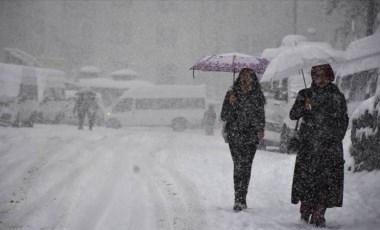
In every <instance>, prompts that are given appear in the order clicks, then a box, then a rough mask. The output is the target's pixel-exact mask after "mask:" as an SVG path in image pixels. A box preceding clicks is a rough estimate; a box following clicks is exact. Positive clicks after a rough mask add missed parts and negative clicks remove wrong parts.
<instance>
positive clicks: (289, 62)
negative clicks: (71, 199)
mask: <svg viewBox="0 0 380 230" xmlns="http://www.w3.org/2000/svg"><path fill="white" fill-rule="evenodd" d="M345 60H346V59H345V57H344V52H343V51H338V50H334V49H333V48H331V46H330V45H328V44H327V43H318V42H303V43H300V44H299V45H297V46H295V47H290V48H288V49H285V50H283V51H281V52H280V53H279V54H278V55H277V56H275V57H274V58H273V60H272V61H271V62H270V64H269V65H268V67H267V69H266V71H265V73H264V74H263V77H262V78H261V82H268V81H276V80H282V79H284V78H288V77H291V76H294V75H297V74H299V73H300V71H302V72H303V70H304V69H306V70H307V71H308V72H309V71H310V69H311V67H312V66H314V65H318V64H330V65H331V66H332V67H333V68H334V67H337V66H338V65H339V64H342V63H343V62H344V61H345Z"/></svg>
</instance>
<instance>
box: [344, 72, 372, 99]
mask: <svg viewBox="0 0 380 230" xmlns="http://www.w3.org/2000/svg"><path fill="white" fill-rule="evenodd" d="M378 71H379V69H378V68H376V69H370V70H365V71H361V72H358V73H354V74H353V75H352V74H350V75H346V76H344V77H343V78H342V80H341V84H340V88H341V90H342V91H343V92H344V93H345V94H346V95H347V93H348V99H349V100H350V101H363V100H365V99H368V98H369V97H371V96H373V95H374V94H375V92H376V87H377V81H378Z"/></svg>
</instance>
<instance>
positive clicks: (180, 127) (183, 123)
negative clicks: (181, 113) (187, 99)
mask: <svg viewBox="0 0 380 230" xmlns="http://www.w3.org/2000/svg"><path fill="white" fill-rule="evenodd" d="M187 126H188V122H187V120H186V119H185V118H183V117H177V118H174V119H173V120H172V124H171V127H172V129H173V131H176V132H182V131H184V130H185V129H186V128H187Z"/></svg>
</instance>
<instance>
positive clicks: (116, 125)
mask: <svg viewBox="0 0 380 230" xmlns="http://www.w3.org/2000/svg"><path fill="white" fill-rule="evenodd" d="M105 126H106V128H112V129H120V128H121V126H122V125H121V122H120V121H119V120H118V119H116V118H110V119H108V120H107V121H106V122H105Z"/></svg>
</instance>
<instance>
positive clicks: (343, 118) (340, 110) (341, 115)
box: [326, 93, 349, 142]
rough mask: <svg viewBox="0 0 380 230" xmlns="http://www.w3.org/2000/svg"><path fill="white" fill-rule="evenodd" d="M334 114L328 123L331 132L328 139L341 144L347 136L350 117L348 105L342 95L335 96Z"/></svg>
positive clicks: (327, 136)
mask: <svg viewBox="0 0 380 230" xmlns="http://www.w3.org/2000/svg"><path fill="white" fill-rule="evenodd" d="M333 103H334V108H335V110H334V112H333V113H332V114H331V117H330V119H329V120H328V121H327V122H326V123H328V125H327V126H328V127H330V130H331V132H328V134H327V135H326V138H327V139H329V140H332V141H333V142H341V141H342V140H343V138H344V136H345V135H346V131H347V127H348V123H349V117H348V115H347V103H346V99H345V98H344V95H343V94H342V93H339V94H336V95H334V98H333Z"/></svg>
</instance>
